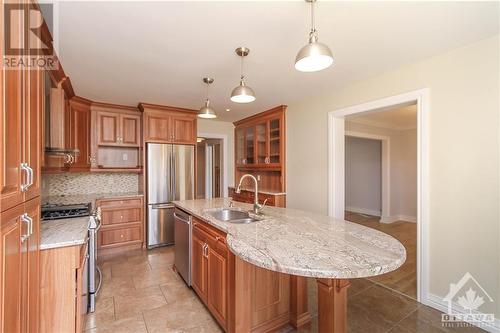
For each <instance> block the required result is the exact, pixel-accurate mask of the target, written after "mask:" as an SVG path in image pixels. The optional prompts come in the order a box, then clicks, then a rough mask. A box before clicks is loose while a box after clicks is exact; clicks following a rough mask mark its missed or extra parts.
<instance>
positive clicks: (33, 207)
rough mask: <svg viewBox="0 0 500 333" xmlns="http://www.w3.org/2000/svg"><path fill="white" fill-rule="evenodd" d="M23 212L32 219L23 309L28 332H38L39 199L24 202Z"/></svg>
mask: <svg viewBox="0 0 500 333" xmlns="http://www.w3.org/2000/svg"><path fill="white" fill-rule="evenodd" d="M25 212H26V213H27V214H28V216H29V217H30V218H31V219H32V220H33V221H32V226H31V231H30V237H29V238H28V240H27V241H26V242H27V251H28V256H27V259H28V260H27V273H28V276H27V288H26V289H27V295H28V299H27V302H26V303H25V305H26V308H23V311H22V312H24V313H25V314H26V318H27V327H28V330H27V331H28V332H38V326H39V321H40V316H39V312H40V311H39V304H40V300H39V295H40V272H39V267H40V264H39V262H40V214H41V212H40V199H39V198H36V199H33V200H30V201H29V202H27V203H26V204H25Z"/></svg>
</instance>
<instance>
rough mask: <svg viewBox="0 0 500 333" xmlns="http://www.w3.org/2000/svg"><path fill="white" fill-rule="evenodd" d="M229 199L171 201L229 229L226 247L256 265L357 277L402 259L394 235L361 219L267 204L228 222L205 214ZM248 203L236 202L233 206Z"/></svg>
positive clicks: (245, 207) (402, 250)
mask: <svg viewBox="0 0 500 333" xmlns="http://www.w3.org/2000/svg"><path fill="white" fill-rule="evenodd" d="M230 200H231V199H230V198H217V199H199V200H184V201H176V202H174V204H175V205H176V206H177V207H179V208H181V209H183V210H185V211H187V212H189V213H191V214H192V215H194V216H197V217H198V218H201V219H203V220H205V221H207V223H209V224H211V225H213V226H214V227H216V228H218V229H220V230H222V231H224V232H226V233H227V238H226V242H227V244H228V247H229V249H230V250H231V252H233V253H234V254H235V255H236V256H238V257H240V258H241V259H242V260H245V261H247V262H249V263H251V264H253V265H255V266H258V267H262V268H265V269H269V270H272V271H277V272H282V273H287V274H292V275H299V276H307V277H317V278H346V279H348V278H361V277H369V276H376V275H380V274H384V273H387V272H390V271H393V270H395V269H397V268H398V267H400V266H401V265H402V264H403V263H404V262H405V260H406V250H405V248H404V246H403V245H402V244H401V243H400V242H399V241H398V240H397V239H395V238H393V237H392V236H389V235H387V234H385V233H382V232H380V231H378V230H375V229H372V228H368V227H365V226H362V225H360V224H356V223H352V222H348V221H343V220H338V219H334V218H331V217H328V216H324V215H321V214H316V213H310V212H305V211H301V210H296V209H290V208H278V207H265V208H264V210H263V213H264V216H263V217H262V218H263V220H261V221H257V222H253V223H248V224H232V223H229V222H223V221H219V220H217V219H215V218H213V217H212V216H211V215H208V213H209V212H210V211H213V210H215V209H218V208H219V209H220V208H221V207H228V206H229V202H230ZM251 208H252V205H250V204H245V203H240V202H234V209H241V210H250V209H251Z"/></svg>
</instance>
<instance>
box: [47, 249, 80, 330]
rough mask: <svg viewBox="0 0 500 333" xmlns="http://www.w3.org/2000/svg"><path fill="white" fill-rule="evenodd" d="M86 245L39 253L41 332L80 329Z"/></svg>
mask: <svg viewBox="0 0 500 333" xmlns="http://www.w3.org/2000/svg"><path fill="white" fill-rule="evenodd" d="M86 260H87V244H85V245H77V246H67V247H60V248H54V249H47V250H42V251H41V252H40V264H41V265H40V267H41V268H40V271H41V274H40V330H39V332H40V333H44V332H46V333H53V332H65V333H70V332H78V333H79V332H82V331H83V329H84V326H85V315H86V312H87V308H86V304H87V299H86V297H87V295H86V289H87V288H86V287H85V285H84V284H85V283H86V281H87V278H86V277H85V276H84V272H85V266H86V264H87V262H86Z"/></svg>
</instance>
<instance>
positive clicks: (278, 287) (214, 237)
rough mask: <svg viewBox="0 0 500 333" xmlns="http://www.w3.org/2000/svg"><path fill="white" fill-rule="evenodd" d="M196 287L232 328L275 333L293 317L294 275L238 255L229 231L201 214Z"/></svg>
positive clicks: (194, 245)
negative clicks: (230, 243) (229, 243)
mask: <svg viewBox="0 0 500 333" xmlns="http://www.w3.org/2000/svg"><path fill="white" fill-rule="evenodd" d="M192 286H193V289H194V290H195V292H196V294H197V295H198V297H199V298H200V299H201V300H202V302H203V303H204V304H205V305H206V306H207V308H208V310H209V311H210V313H211V314H212V316H213V317H214V318H215V319H216V320H217V322H218V323H219V325H220V326H221V327H222V328H223V329H224V330H225V331H226V332H272V331H276V330H277V329H279V328H281V327H283V326H285V325H287V324H289V323H291V322H292V318H291V316H290V276H289V275H287V274H282V273H277V272H272V271H269V270H266V269H262V268H258V267H256V266H254V265H251V264H249V263H246V262H244V261H242V260H241V259H238V258H237V257H235V256H234V254H232V253H231V252H230V251H229V248H228V246H227V244H226V234H225V233H224V232H222V231H220V230H218V229H217V228H215V227H213V226H211V225H209V224H208V223H206V222H205V221H203V220H200V219H198V218H196V217H193V241H192Z"/></svg>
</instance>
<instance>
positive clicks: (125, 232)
mask: <svg viewBox="0 0 500 333" xmlns="http://www.w3.org/2000/svg"><path fill="white" fill-rule="evenodd" d="M96 207H98V208H99V209H100V211H101V223H102V224H101V228H100V229H99V234H98V237H97V240H98V244H97V249H98V251H99V252H98V253H99V255H102V254H106V253H110V252H113V253H116V252H120V251H125V250H128V249H130V248H139V247H142V245H143V244H144V234H145V232H144V230H145V228H144V207H143V198H142V196H134V197H123V198H109V199H99V200H97V201H96Z"/></svg>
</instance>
